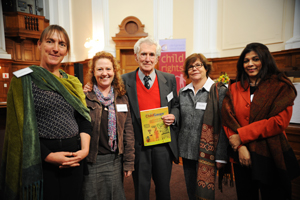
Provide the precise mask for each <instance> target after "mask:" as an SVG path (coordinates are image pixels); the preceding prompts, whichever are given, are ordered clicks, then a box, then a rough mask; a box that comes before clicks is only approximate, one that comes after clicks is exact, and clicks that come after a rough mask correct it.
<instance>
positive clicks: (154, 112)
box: [140, 107, 171, 146]
mask: <svg viewBox="0 0 300 200" xmlns="http://www.w3.org/2000/svg"><path fill="white" fill-rule="evenodd" d="M166 114H169V109H168V107H162V108H155V109H150V110H143V111H140V115H141V121H142V128H143V138H144V145H145V146H151V145H157V144H162V143H167V142H171V132H170V127H169V126H167V125H165V124H164V122H163V120H162V119H161V117H162V116H164V115H166Z"/></svg>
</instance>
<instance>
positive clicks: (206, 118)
mask: <svg viewBox="0 0 300 200" xmlns="http://www.w3.org/2000/svg"><path fill="white" fill-rule="evenodd" d="M183 67H184V74H185V76H186V77H187V78H190V80H191V81H192V82H191V83H190V84H188V85H187V86H186V87H184V88H181V89H180V91H179V101H180V114H181V115H180V116H181V119H180V122H181V123H180V132H179V137H178V146H179V156H180V157H182V161H183V170H184V176H185V181H186V187H187V192H188V196H189V199H190V200H191V199H196V198H204V199H211V198H213V197H214V179H215V160H217V163H216V166H217V168H221V167H222V166H223V165H224V163H226V160H227V145H228V140H227V138H226V135H225V133H224V131H223V129H222V127H221V121H220V118H219V116H220V112H219V108H218V106H220V107H221V106H222V105H221V104H222V100H223V98H224V96H225V93H226V87H225V86H224V85H222V86H221V85H220V84H219V85H217V84H214V81H213V80H212V79H211V78H210V77H209V76H208V75H209V73H210V71H211V63H209V62H208V61H207V59H206V58H205V56H203V55H202V54H196V53H195V54H192V55H190V56H189V57H187V58H186V60H185V63H184V66H183ZM213 122H214V123H215V124H213ZM221 130H222V131H221ZM213 131H214V132H213ZM213 134H214V135H216V136H217V137H213ZM200 140H201V141H200ZM218 141H219V142H218ZM216 144H218V146H216ZM216 147H217V148H216ZM215 149H216V151H215ZM198 160H199V162H198ZM197 173H198V176H197ZM207 183H209V184H207ZM197 185H199V186H200V187H197Z"/></svg>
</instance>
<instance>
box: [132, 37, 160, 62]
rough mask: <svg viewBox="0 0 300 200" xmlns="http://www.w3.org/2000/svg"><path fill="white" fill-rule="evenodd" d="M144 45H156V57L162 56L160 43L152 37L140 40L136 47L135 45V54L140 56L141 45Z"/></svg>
mask: <svg viewBox="0 0 300 200" xmlns="http://www.w3.org/2000/svg"><path fill="white" fill-rule="evenodd" d="M143 43H147V44H150V45H156V52H155V55H156V57H158V56H160V53H161V46H160V45H159V44H158V42H156V41H154V40H153V39H152V38H150V37H146V38H141V39H139V40H138V41H137V42H136V43H135V45H134V53H135V54H138V53H139V52H140V48H141V44H143Z"/></svg>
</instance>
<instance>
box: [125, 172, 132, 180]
mask: <svg viewBox="0 0 300 200" xmlns="http://www.w3.org/2000/svg"><path fill="white" fill-rule="evenodd" d="M131 174H132V171H125V172H124V176H125V178H127V177H129V176H131Z"/></svg>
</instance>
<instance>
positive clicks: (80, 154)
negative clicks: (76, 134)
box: [59, 132, 91, 168]
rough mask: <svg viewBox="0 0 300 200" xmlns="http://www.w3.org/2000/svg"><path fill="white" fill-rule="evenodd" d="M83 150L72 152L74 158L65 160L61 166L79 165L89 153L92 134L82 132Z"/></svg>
mask: <svg viewBox="0 0 300 200" xmlns="http://www.w3.org/2000/svg"><path fill="white" fill-rule="evenodd" d="M80 140H81V150H78V151H76V152H74V153H72V156H73V157H72V159H70V160H68V161H66V162H63V163H62V164H61V165H60V166H59V168H68V167H77V166H79V165H80V164H79V162H80V161H81V160H83V159H84V158H85V157H87V155H88V154H89V150H90V140H91V136H90V135H89V134H87V133H84V132H82V133H80Z"/></svg>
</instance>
